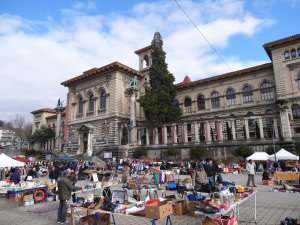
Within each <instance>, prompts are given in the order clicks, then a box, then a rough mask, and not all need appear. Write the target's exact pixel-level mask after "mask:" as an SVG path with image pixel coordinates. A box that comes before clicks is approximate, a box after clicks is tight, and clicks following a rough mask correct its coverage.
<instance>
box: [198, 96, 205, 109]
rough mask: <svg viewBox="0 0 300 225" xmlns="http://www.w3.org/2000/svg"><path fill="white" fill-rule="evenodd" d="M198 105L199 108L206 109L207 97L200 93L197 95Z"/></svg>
mask: <svg viewBox="0 0 300 225" xmlns="http://www.w3.org/2000/svg"><path fill="white" fill-rule="evenodd" d="M197 107H198V110H202V109H205V98H204V96H203V95H199V96H198V97H197Z"/></svg>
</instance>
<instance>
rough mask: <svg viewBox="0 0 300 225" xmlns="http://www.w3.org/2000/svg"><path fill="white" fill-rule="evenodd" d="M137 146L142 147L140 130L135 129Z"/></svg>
mask: <svg viewBox="0 0 300 225" xmlns="http://www.w3.org/2000/svg"><path fill="white" fill-rule="evenodd" d="M137 144H138V145H142V130H141V129H137Z"/></svg>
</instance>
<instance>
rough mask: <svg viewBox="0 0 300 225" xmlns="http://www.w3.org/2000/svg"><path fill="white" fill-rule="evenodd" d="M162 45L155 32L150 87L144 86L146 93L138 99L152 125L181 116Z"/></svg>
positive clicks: (152, 45)
mask: <svg viewBox="0 0 300 225" xmlns="http://www.w3.org/2000/svg"><path fill="white" fill-rule="evenodd" d="M162 46H163V41H162V38H161V36H160V33H159V32H156V33H155V34H154V38H153V40H152V43H151V48H152V53H151V58H152V65H151V67H150V69H149V80H150V81H149V82H150V87H148V88H146V94H145V95H144V96H142V97H141V98H140V100H139V101H140V103H141V106H142V107H143V109H144V112H145V116H146V118H147V120H148V123H149V125H150V126H152V127H154V126H157V125H160V124H164V123H168V122H174V121H177V120H178V119H179V117H180V116H181V109H180V108H179V105H178V104H176V101H175V96H176V86H175V85H174V81H175V78H174V76H173V74H171V73H170V72H169V70H168V64H167V63H166V53H165V52H164V50H163V48H162Z"/></svg>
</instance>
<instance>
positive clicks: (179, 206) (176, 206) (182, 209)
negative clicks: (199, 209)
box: [173, 201, 187, 216]
mask: <svg viewBox="0 0 300 225" xmlns="http://www.w3.org/2000/svg"><path fill="white" fill-rule="evenodd" d="M173 211H174V214H176V215H178V216H182V215H184V214H186V211H187V207H186V201H178V202H175V203H173Z"/></svg>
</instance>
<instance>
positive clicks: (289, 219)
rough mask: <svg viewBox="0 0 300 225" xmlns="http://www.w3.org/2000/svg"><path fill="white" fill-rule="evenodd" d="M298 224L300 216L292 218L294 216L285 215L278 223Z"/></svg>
mask: <svg viewBox="0 0 300 225" xmlns="http://www.w3.org/2000/svg"><path fill="white" fill-rule="evenodd" d="M299 224H300V218H299V219H294V218H288V217H286V218H285V219H284V220H282V221H281V222H280V225H299Z"/></svg>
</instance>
